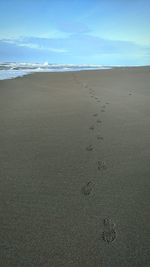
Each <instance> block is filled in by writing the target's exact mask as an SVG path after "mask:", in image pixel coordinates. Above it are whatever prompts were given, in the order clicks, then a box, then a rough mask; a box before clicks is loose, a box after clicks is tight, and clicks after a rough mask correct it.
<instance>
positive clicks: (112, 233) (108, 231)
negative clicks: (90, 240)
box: [102, 218, 116, 243]
mask: <svg viewBox="0 0 150 267" xmlns="http://www.w3.org/2000/svg"><path fill="white" fill-rule="evenodd" d="M103 224H104V231H103V233H102V239H103V240H104V241H105V242H107V243H110V242H113V241H114V240H115V239H116V229H115V224H114V223H113V222H112V220H111V219H108V218H105V219H104V221H103Z"/></svg>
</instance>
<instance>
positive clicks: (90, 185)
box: [81, 181, 93, 196]
mask: <svg viewBox="0 0 150 267" xmlns="http://www.w3.org/2000/svg"><path fill="white" fill-rule="evenodd" d="M92 190H93V183H92V182H91V181H89V182H88V183H86V185H84V186H83V187H82V188H81V192H82V194H84V195H85V196H88V195H90V194H91V192H92Z"/></svg>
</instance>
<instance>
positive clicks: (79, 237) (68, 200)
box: [0, 67, 150, 267]
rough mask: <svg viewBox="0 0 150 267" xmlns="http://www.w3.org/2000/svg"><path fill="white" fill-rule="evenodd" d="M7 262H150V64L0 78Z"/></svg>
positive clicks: (60, 266)
mask: <svg viewBox="0 0 150 267" xmlns="http://www.w3.org/2000/svg"><path fill="white" fill-rule="evenodd" d="M0 266H2V267H12V266H14V267H23V266H24V267H28V266H33V267H80V266H81V267H102V266H103V267H148V266H150V67H142V68H140V67H138V68H117V69H113V70H100V71H82V72H72V73H71V72H70V73H36V74H32V75H29V76H25V77H22V78H17V79H13V80H5V81H0Z"/></svg>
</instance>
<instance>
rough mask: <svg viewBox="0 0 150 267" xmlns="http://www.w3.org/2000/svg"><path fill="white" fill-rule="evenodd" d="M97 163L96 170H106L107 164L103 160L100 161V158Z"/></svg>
mask: <svg viewBox="0 0 150 267" xmlns="http://www.w3.org/2000/svg"><path fill="white" fill-rule="evenodd" d="M97 164H98V170H99V171H100V170H106V169H107V166H106V162H105V161H102V160H98V162H97Z"/></svg>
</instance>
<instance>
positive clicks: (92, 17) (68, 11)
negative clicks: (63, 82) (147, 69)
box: [0, 0, 150, 66]
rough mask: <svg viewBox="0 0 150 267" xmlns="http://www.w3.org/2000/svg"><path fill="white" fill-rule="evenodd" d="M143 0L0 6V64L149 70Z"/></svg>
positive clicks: (51, 0)
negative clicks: (95, 66)
mask: <svg viewBox="0 0 150 267" xmlns="http://www.w3.org/2000/svg"><path fill="white" fill-rule="evenodd" d="M149 11H150V1H149V0H0V62H4V61H5V62H6V61H13V62H14V61H15V62H40V63H42V62H49V63H56V64H100V65H128V66H130V65H150V15H149Z"/></svg>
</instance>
